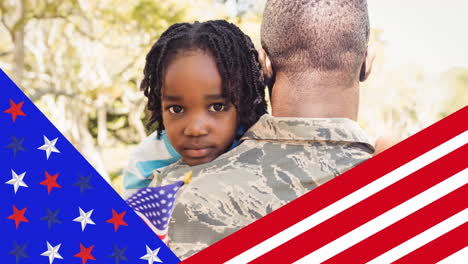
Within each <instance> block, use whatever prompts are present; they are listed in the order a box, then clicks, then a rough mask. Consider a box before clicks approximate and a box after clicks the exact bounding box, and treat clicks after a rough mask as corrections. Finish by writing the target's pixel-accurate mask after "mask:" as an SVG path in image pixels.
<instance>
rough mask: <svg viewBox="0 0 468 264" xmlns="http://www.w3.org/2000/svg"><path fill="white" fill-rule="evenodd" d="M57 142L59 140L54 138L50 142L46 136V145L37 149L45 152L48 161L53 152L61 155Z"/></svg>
mask: <svg viewBox="0 0 468 264" xmlns="http://www.w3.org/2000/svg"><path fill="white" fill-rule="evenodd" d="M57 140H58V138H54V139H52V141H50V140H49V139H48V138H47V137H46V136H44V145H42V146H40V147H38V148H37V149H40V150H44V151H45V152H46V156H47V159H49V156H50V154H51V153H52V152H57V153H60V151H59V150H58V149H57V148H56V147H55V144H56V143H57Z"/></svg>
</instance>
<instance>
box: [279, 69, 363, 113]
mask: <svg viewBox="0 0 468 264" xmlns="http://www.w3.org/2000/svg"><path fill="white" fill-rule="evenodd" d="M306 76H307V77H302V78H300V80H291V79H290V78H288V77H287V76H286V75H285V74H282V73H277V75H276V80H275V85H274V86H273V95H272V98H271V101H272V115H273V116H276V117H314V118H332V117H343V118H349V119H352V120H357V115H358V106H359V82H351V83H349V84H343V83H342V82H340V81H337V80H338V78H334V76H332V75H330V76H324V74H323V73H320V74H313V73H312V74H307V75H306Z"/></svg>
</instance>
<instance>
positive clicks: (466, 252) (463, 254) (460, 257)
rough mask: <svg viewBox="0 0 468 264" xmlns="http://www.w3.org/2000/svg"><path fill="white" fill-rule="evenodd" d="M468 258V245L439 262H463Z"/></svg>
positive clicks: (453, 263)
mask: <svg viewBox="0 0 468 264" xmlns="http://www.w3.org/2000/svg"><path fill="white" fill-rule="evenodd" d="M467 259H468V247H465V248H463V249H461V250H459V251H458V252H455V253H454V254H452V255H451V256H448V257H447V258H445V259H443V260H441V261H439V262H437V264H462V263H466V260H467Z"/></svg>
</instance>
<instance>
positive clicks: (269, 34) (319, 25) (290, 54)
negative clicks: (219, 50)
mask: <svg viewBox="0 0 468 264" xmlns="http://www.w3.org/2000/svg"><path fill="white" fill-rule="evenodd" d="M368 40H369V16H368V12H367V2H366V1H365V0H267V2H266V6H265V11H264V13H263V20H262V28H261V42H262V46H263V48H264V49H265V50H266V52H267V53H268V55H269V57H270V59H271V61H272V64H273V68H274V69H275V71H277V72H279V71H281V72H285V73H293V74H294V73H303V72H310V71H316V72H339V73H342V74H343V78H346V79H348V78H352V79H356V78H358V77H359V72H360V69H361V65H362V64H363V62H364V60H365V55H366V51H367V43H368Z"/></svg>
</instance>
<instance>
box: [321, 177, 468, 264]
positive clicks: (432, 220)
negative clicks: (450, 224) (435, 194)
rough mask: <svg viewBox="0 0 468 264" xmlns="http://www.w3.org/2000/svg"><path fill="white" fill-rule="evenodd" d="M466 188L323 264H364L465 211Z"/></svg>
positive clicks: (467, 190) (467, 189) (465, 186)
mask: <svg viewBox="0 0 468 264" xmlns="http://www.w3.org/2000/svg"><path fill="white" fill-rule="evenodd" d="M466 197H468V185H464V186H463V187H461V188H459V189H457V190H455V191H454V192H452V193H450V194H448V195H447V196H444V197H442V198H441V199H439V200H437V201H435V202H433V203H432V204H430V205H428V206H426V207H424V208H422V209H421V210H418V211H417V212H415V213H414V214H412V215H410V216H408V217H406V218H404V219H402V220H400V221H398V222H396V223H395V224H393V225H391V226H389V227H388V228H385V229H384V230H382V231H380V232H378V233H376V234H375V235H373V236H371V237H369V238H368V239H365V240H364V241H362V242H360V243H358V244H356V245H354V246H353V247H351V248H349V249H348V250H345V251H343V252H341V253H339V254H338V255H336V256H334V257H332V258H331V259H329V260H327V261H325V262H324V264H332V263H348V264H352V263H366V262H368V261H370V260H372V259H373V258H375V257H377V256H379V255H381V254H383V253H384V252H385V251H388V250H390V249H392V248H394V247H396V246H398V245H399V244H401V243H403V242H404V241H406V240H408V239H411V238H412V237H414V236H416V235H418V234H420V233H422V232H423V231H424V230H426V229H429V228H431V227H432V226H434V225H436V224H438V223H440V222H442V221H444V220H445V219H447V218H449V217H451V216H453V215H455V214H456V213H458V212H460V211H462V210H463V209H465V208H466Z"/></svg>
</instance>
